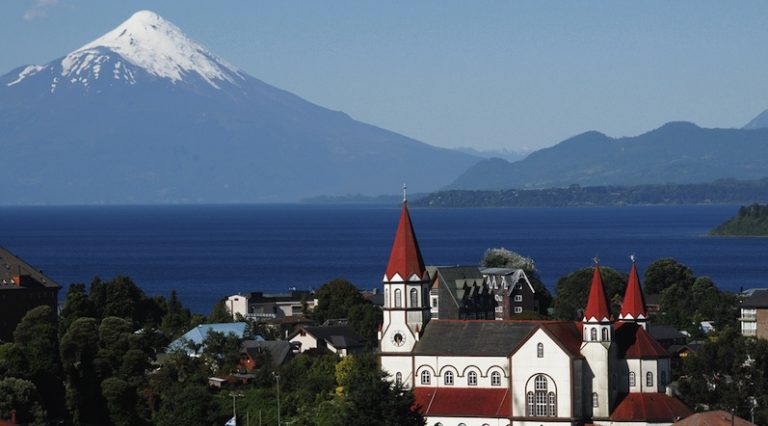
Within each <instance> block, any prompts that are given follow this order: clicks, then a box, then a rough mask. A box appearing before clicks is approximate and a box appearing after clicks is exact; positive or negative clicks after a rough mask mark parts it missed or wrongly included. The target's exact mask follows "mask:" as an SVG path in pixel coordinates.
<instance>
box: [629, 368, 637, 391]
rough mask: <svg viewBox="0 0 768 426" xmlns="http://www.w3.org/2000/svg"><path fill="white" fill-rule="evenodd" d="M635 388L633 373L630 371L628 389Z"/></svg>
mask: <svg viewBox="0 0 768 426" xmlns="http://www.w3.org/2000/svg"><path fill="white" fill-rule="evenodd" d="M635 386H636V385H635V372H634V371H630V372H629V387H631V388H633V387H635Z"/></svg>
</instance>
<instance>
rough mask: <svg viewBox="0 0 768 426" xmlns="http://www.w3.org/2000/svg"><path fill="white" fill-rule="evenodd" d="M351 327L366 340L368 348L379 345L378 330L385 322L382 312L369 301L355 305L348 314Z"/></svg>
mask: <svg viewBox="0 0 768 426" xmlns="http://www.w3.org/2000/svg"><path fill="white" fill-rule="evenodd" d="M347 320H348V321H349V325H350V327H352V328H353V329H355V331H356V332H357V333H358V334H360V335H361V336H363V338H365V341H366V342H367V345H368V347H370V348H374V347H376V345H377V343H378V328H379V324H381V323H382V321H383V313H382V310H381V309H380V308H379V307H378V306H374V305H373V304H372V303H370V302H368V301H365V300H364V301H363V302H362V303H359V304H357V305H353V306H352V307H350V308H349V311H348V312H347Z"/></svg>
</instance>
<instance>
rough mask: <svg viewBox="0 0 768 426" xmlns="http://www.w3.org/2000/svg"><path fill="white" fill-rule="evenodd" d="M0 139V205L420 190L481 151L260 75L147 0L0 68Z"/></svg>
mask: <svg viewBox="0 0 768 426" xmlns="http://www.w3.org/2000/svg"><path fill="white" fill-rule="evenodd" d="M371 96H375V94H374V93H372V94H371ZM372 100H373V101H375V99H372ZM0 152H2V153H3V167H0V181H2V182H3V183H4V185H3V188H4V191H3V194H4V196H5V197H3V198H2V199H0V204H4V203H168V202H204V203H218V202H259V201H292V200H296V199H298V198H300V197H308V196H314V195H322V194H328V195H340V194H354V193H361V194H383V193H394V192H397V190H398V188H399V187H400V185H402V182H403V181H405V182H408V184H409V185H411V186H412V187H417V188H419V190H422V191H429V190H433V189H437V188H439V187H440V186H442V185H444V184H446V183H447V182H450V181H451V180H453V179H454V178H455V177H457V176H458V175H459V173H461V172H462V171H464V170H465V169H466V168H468V167H469V166H470V165H472V164H473V163H474V162H475V161H476V160H477V159H476V158H475V157H472V156H469V155H466V154H462V153H459V152H456V151H451V150H446V149H441V148H436V147H433V146H430V145H427V144H424V143H421V142H419V141H416V140H413V139H410V138H407V137H405V136H402V135H399V134H396V133H393V132H390V131H387V130H384V129H380V128H377V127H374V126H371V125H368V124H365V123H361V122H358V121H355V120H353V119H351V118H350V117H349V116H347V115H346V114H344V113H341V112H337V111H331V110H328V109H326V108H323V107H320V106H318V105H315V104H312V103H310V102H307V101H306V100H304V99H302V98H300V97H298V96H296V95H294V94H291V93H288V92H286V91H284V90H281V89H278V88H276V87H273V86H270V85H269V84H266V83H264V82H263V81H261V80H259V79H257V78H254V77H252V76H250V75H248V74H246V73H245V72H243V71H240V70H238V69H237V68H235V67H234V66H232V65H229V64H227V63H226V62H224V61H223V60H221V59H219V58H218V57H217V56H216V55H214V54H213V53H211V52H210V51H208V50H207V49H206V48H204V47H203V46H202V45H200V44H198V43H196V42H194V41H192V40H191V39H190V38H189V37H187V36H186V35H184V33H183V32H182V31H181V30H180V29H179V28H178V27H176V26H175V25H173V24H172V23H170V22H169V21H167V20H165V19H163V18H161V17H160V16H158V15H157V14H155V13H153V12H147V11H141V12H137V13H135V14H134V15H133V16H131V18H130V19H128V20H127V21H125V22H123V23H122V24H120V25H118V26H117V28H115V29H114V30H112V31H110V32H108V33H107V34H105V35H103V36H102V37H99V38H97V39H96V40H94V41H92V42H90V43H87V44H85V45H84V46H83V47H81V48H79V49H77V50H75V51H73V52H71V53H69V54H67V55H65V56H63V57H61V58H59V59H56V60H53V61H51V62H49V63H48V64H46V65H42V66H41V65H28V66H21V67H19V68H17V69H15V70H13V71H11V72H9V73H8V74H6V75H3V76H0ZM425 161H428V162H429V163H430V164H433V165H434V167H429V168H427V167H425V166H424V164H425ZM393 167H394V168H395V169H393Z"/></svg>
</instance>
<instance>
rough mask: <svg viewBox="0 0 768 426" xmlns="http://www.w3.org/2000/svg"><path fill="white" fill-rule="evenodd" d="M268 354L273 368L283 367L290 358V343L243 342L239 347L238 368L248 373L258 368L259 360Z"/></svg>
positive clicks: (282, 341) (275, 341) (279, 341)
mask: <svg viewBox="0 0 768 426" xmlns="http://www.w3.org/2000/svg"><path fill="white" fill-rule="evenodd" d="M264 354H269V357H270V358H269V361H270V362H271V364H272V366H273V367H277V366H280V365H283V363H285V362H286V361H287V360H289V359H290V358H291V355H292V351H291V343H290V342H288V341H287V340H245V341H243V343H242V345H241V347H240V367H241V368H243V369H244V370H246V371H248V372H250V371H253V369H255V368H259V367H260V365H258V363H259V360H260V359H261V358H262V356H263V355H264Z"/></svg>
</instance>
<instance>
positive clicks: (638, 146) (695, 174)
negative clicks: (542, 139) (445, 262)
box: [444, 119, 768, 190]
mask: <svg viewBox="0 0 768 426" xmlns="http://www.w3.org/2000/svg"><path fill="white" fill-rule="evenodd" d="M756 120H757V119H756ZM753 122H754V120H753ZM766 159H768V128H754V129H704V128H701V127H698V126H696V125H695V124H692V123H687V122H672V123H667V124H665V125H664V126H662V127H660V128H658V129H655V130H652V131H650V132H647V133H644V134H642V135H639V136H635V137H624V138H611V137H608V136H606V135H604V134H602V133H599V132H595V131H592V132H586V133H583V134H580V135H578V136H574V137H572V138H570V139H567V140H565V141H563V142H561V143H559V144H557V145H555V146H553V147H550V148H545V149H541V150H539V151H536V152H533V153H531V154H530V155H528V157H526V158H525V159H523V160H520V161H517V162H514V163H510V162H508V161H505V160H502V159H498V158H494V159H487V160H483V161H481V162H479V163H477V164H476V165H474V166H472V167H470V168H469V169H468V170H467V171H466V172H465V173H463V174H462V175H461V176H459V178H458V179H456V180H455V181H454V182H453V183H452V184H450V185H449V186H448V187H447V188H444V189H464V190H498V189H510V188H549V187H564V186H569V185H574V184H578V185H582V186H609V185H639V184H665V183H677V184H683V183H701V182H710V181H713V180H718V179H728V178H732V179H741V180H754V179H760V178H763V177H767V176H768V161H766Z"/></svg>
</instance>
